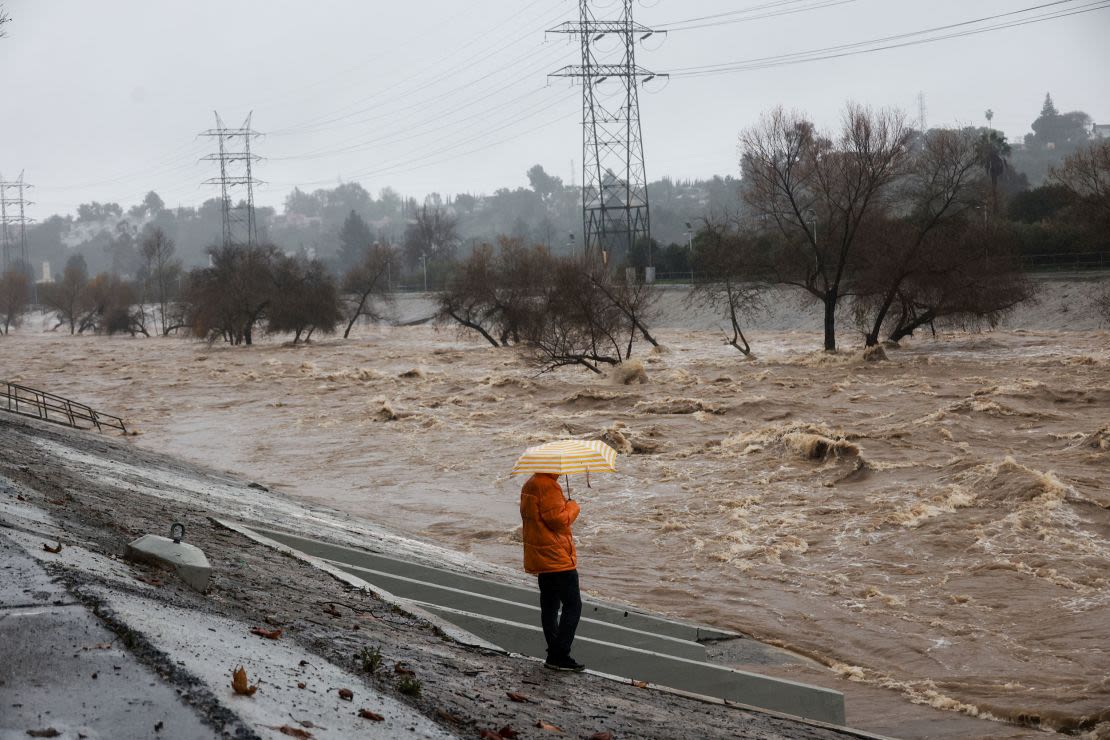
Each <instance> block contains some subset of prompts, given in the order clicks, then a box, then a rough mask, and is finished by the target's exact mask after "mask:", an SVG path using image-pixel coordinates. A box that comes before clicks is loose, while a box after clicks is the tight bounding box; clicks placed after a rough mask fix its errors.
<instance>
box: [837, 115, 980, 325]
mask: <svg viewBox="0 0 1110 740" xmlns="http://www.w3.org/2000/svg"><path fill="white" fill-rule="evenodd" d="M981 162H982V159H981V150H980V142H978V141H976V140H975V138H974V137H973V136H972V135H971V134H970V133H968V132H961V131H955V130H950V129H933V130H931V131H929V132H928V133H927V134H926V135H925V136H924V138H923V139H922V141H921V142H920V144H919V146H918V147H917V148H916V150H915V151H914V152H913V154H912V156H911V158H910V160H909V161H908V162H907V163H906V166H905V174H904V175H903V177H902V178H901V179H900V181H899V183H898V184H897V185H898V187H897V188H896V194H895V196H894V197H893V198H892V199H891V202H890V206H891V207H890V208H889V209H888V211H887V212H886V213H878V212H876V214H875V215H874V216H873V217H872V218H870V219H868V220H867V221H865V222H864V228H863V229H862V230H861V233H860V235H859V237H858V239H859V243H860V249H859V259H858V260H857V261H856V264H855V265H854V268H855V269H854V271H853V274H852V276H851V283H852V286H853V292H854V294H855V296H856V309H857V313H858V314H859V315H860V317H861V318H862V319H863V320H864V321H865V322H866V324H867V329H866V331H865V341H866V344H867V346H869V347H870V346H873V345H875V344H877V343H878V342H879V336H880V332H881V331H882V327H883V323H884V322H885V321H886V320H887V317H888V315H889V313H890V311H891V310H892V308H893V307H894V306H895V304H896V303H897V302H898V300H899V295H900V292H901V291H902V288H903V286H904V285H905V284H906V283H907V281H911V280H913V279H914V277H915V276H917V275H918V274H919V273H926V272H927V273H929V281H930V282H933V283H937V282H943V281H944V280H945V279H947V278H946V275H945V273H946V272H954V271H957V270H964V269H967V267H968V265H967V263H966V261H965V260H963V259H960V258H959V255H956V254H953V252H952V250H951V249H949V248H947V245H949V244H950V243H951V242H952V241H953V240H959V239H960V237H961V235H962V234H963V233H964V232H965V231H966V230H967V229H968V228H970V221H972V220H974V216H975V212H976V211H975V209H976V208H982V207H983V205H984V198H983V195H984V189H985V187H986V183H985V177H986V173H985V172H984V171H983V169H982V168H981V166H980V165H981ZM946 258H947V259H948V261H947V262H945V261H944V260H945V259H946ZM951 258H955V259H954V260H953V259H951ZM951 277H952V279H953V280H955V279H956V278H957V276H956V275H952V276H951Z"/></svg>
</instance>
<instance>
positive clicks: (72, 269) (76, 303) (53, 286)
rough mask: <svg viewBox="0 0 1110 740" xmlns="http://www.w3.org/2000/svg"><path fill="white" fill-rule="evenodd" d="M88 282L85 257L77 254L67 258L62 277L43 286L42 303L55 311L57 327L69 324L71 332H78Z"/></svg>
mask: <svg viewBox="0 0 1110 740" xmlns="http://www.w3.org/2000/svg"><path fill="white" fill-rule="evenodd" d="M88 284H89V271H88V268H87V267H86V266H85V258H84V257H82V256H81V255H79V254H75V255H72V256H70V258H69V259H68V260H66V266H65V270H63V271H62V279H61V280H58V281H56V282H53V283H47V284H46V285H44V286H43V290H42V303H43V305H44V306H45V307H46V308H47V309H48V310H50V311H53V312H54V315H55V317H56V318H57V320H58V323H57V324H56V325H55V326H54V328H55V329H57V328H58V327H60V326H65V325H68V326H69V333H70V334H76V333H77V327H78V324H79V322H80V320H81V313H82V310H83V309H84V307H85V292H86V290H87V289H88Z"/></svg>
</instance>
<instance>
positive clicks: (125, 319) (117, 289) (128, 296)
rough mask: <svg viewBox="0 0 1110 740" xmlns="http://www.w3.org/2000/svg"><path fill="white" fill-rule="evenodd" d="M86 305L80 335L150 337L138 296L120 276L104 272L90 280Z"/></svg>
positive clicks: (79, 327)
mask: <svg viewBox="0 0 1110 740" xmlns="http://www.w3.org/2000/svg"><path fill="white" fill-rule="evenodd" d="M82 303H83V306H82V311H81V318H80V321H79V325H78V333H84V332H86V331H92V332H96V333H97V334H124V333H127V334H130V335H131V336H135V335H137V334H142V335H144V336H149V335H150V334H149V332H148V331H147V328H146V312H145V311H144V310H143V308H142V305H141V304H140V302H139V300H138V293H137V292H136V290H135V288H134V286H133V285H132V284H131V283H129V282H127V281H125V280H123V279H122V278H120V276H119V275H113V274H110V273H106V272H102V273H100V274H99V275H97V276H96V277H94V278H93V279H92V280H90V281H89V284H88V287H87V289H86V291H85V295H84V298H83V301H82Z"/></svg>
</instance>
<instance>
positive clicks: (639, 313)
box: [580, 263, 659, 357]
mask: <svg viewBox="0 0 1110 740" xmlns="http://www.w3.org/2000/svg"><path fill="white" fill-rule="evenodd" d="M580 269H581V270H582V271H583V274H584V276H585V277H586V278H587V279H588V280H589V281H590V283H591V285H593V287H594V289H595V290H598V291H600V292H601V294H602V295H604V296H605V297H606V298H607V299H608V300H609V302H610V303H612V304H613V306H614V308H616V309H617V310H618V311H620V312H621V313H622V314H624V317H625V318H626V319H627V320H628V323H629V324H630V325H631V327H632V332H637V331H638V332H640V335H641V336H642V337H643V338H644V341H645V342H647V343H648V344H650V345H651V346H653V347H658V346H659V342H657V341H656V340H655V337H653V336H652V335H651V332H650V331H649V330H648V327H647V324H648V323H649V322H651V321H653V320H654V319H655V316H656V305H657V303H658V302H659V289H658V288H657V287H656V286H655V284H654V283H644V282H637V281H631V282H630V281H629V280H628V279H627V273H626V274H625V276H623V277H622V276H618V279H616V280H614V279H613V276H612V275H611V274H610V273H609V271H608V269H606V268H605V266H603V265H600V264H597V263H590V264H581V266H580ZM633 339H634V336H629V338H628V350H627V351H626V353H625V356H626V357H630V356H631V355H632V343H633Z"/></svg>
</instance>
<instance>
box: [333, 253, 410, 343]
mask: <svg viewBox="0 0 1110 740" xmlns="http://www.w3.org/2000/svg"><path fill="white" fill-rule="evenodd" d="M396 267H397V253H396V252H395V251H394V250H393V248H392V247H390V246H388V245H384V244H374V245H373V246H371V247H368V248H366V249H364V250H363V253H362V256H361V259H359V261H358V262H356V264H355V265H354V266H353V267H351V269H350V270H348V271H347V273H346V274H345V275H344V276H343V291H344V292H345V293H346V294H347V296H348V298H347V303H348V308H347V328H346V329H345V330H344V331H343V338H344V339H346V338H348V337H349V336H350V335H351V328H352V327H353V326H354V325H355V322H357V321H358V320H359V318H361V317H367V318H369V319H371V320H377V319H380V318H381V314H380V312H379V311H378V310H377V303H378V302H389V301H391V300H392V299H393V285H392V281H391V280H390V276H391V273H392V271H393V270H394V269H395V268H396Z"/></svg>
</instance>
